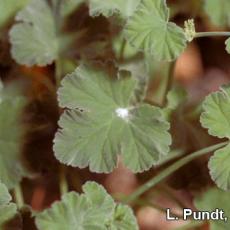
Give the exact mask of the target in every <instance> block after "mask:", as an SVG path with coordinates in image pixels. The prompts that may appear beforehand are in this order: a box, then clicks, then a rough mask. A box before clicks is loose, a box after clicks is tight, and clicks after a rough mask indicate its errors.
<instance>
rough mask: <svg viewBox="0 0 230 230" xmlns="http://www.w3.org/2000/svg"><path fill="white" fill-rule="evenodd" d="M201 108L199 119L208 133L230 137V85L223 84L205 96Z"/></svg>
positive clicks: (220, 136)
mask: <svg viewBox="0 0 230 230" xmlns="http://www.w3.org/2000/svg"><path fill="white" fill-rule="evenodd" d="M203 110H204V112H203V113H202V114H201V119H200V121H201V124H202V126H203V127H204V128H207V129H208V132H209V134H210V135H213V136H217V137H219V138H224V137H227V138H230V119H229V117H230V86H229V85H228V86H223V87H221V88H220V91H218V92H214V93H212V94H210V95H209V96H207V97H206V99H205V101H204V102H203Z"/></svg>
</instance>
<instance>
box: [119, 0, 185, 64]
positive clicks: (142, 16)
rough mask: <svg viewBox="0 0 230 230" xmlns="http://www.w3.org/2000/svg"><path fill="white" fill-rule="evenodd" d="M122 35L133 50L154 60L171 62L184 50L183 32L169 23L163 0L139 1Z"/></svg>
mask: <svg viewBox="0 0 230 230" xmlns="http://www.w3.org/2000/svg"><path fill="white" fill-rule="evenodd" d="M124 34H125V37H126V38H127V40H128V41H129V42H130V43H131V44H132V45H133V46H134V47H135V48H137V49H139V50H142V51H144V52H146V53H149V54H151V55H153V56H154V57H155V58H156V59H157V60H165V61H172V60H174V59H176V58H177V57H178V56H179V55H180V54H181V53H182V52H183V50H184V49H185V47H186V38H185V34H184V31H183V29H182V28H180V27H178V26H177V25H176V24H174V23H172V22H169V9H168V8H167V6H166V1H165V0H143V1H142V2H141V4H140V5H139V6H138V8H137V10H136V11H135V13H134V14H133V15H132V17H131V18H130V19H128V22H127V25H126V28H125V31H124Z"/></svg>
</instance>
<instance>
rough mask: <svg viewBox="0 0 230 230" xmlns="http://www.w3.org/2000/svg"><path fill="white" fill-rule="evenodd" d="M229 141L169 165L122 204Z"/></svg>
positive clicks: (132, 199)
mask: <svg viewBox="0 0 230 230" xmlns="http://www.w3.org/2000/svg"><path fill="white" fill-rule="evenodd" d="M228 143H229V141H227V142H222V143H219V144H215V145H212V146H209V147H206V148H204V149H201V150H199V151H196V152H193V153H191V154H189V155H187V156H185V157H183V158H181V159H180V160H178V161H176V162H175V163H174V164H172V165H170V166H169V167H168V168H166V169H164V170H163V171H161V172H160V173H159V174H158V175H157V176H155V177H153V178H152V179H150V180H149V181H147V182H146V183H145V184H143V185H142V186H140V187H139V188H138V189H137V190H136V191H135V192H134V193H133V194H131V195H130V196H129V197H128V198H127V199H125V200H123V202H124V203H130V202H132V201H134V200H136V199H137V198H138V197H139V196H141V195H142V194H143V193H145V192H146V191H148V190H149V189H150V188H152V187H153V186H155V185H156V184H158V183H159V182H161V181H162V180H163V179H165V178H166V177H168V176H169V175H170V174H172V173H173V172H175V171H176V170H178V169H179V168H181V167H182V166H184V165H186V164H187V163H189V162H191V161H192V160H194V159H196V158H197V157H200V156H203V155H205V154H207V153H210V152H212V151H215V150H217V149H219V148H221V147H223V146H225V145H227V144H228Z"/></svg>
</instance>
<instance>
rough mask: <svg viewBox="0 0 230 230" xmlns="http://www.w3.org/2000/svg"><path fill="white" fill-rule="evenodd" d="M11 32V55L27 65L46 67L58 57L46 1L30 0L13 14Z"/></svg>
mask: <svg viewBox="0 0 230 230" xmlns="http://www.w3.org/2000/svg"><path fill="white" fill-rule="evenodd" d="M16 21H18V23H17V24H15V25H14V26H13V27H12V29H11V31H10V41H11V44H12V50H11V53H12V56H13V58H14V59H15V60H16V61H17V62H18V63H19V64H23V65H27V66H32V65H39V66H45V65H47V64H51V63H52V62H53V61H54V60H55V59H56V57H57V52H58V39H57V36H56V31H55V23H54V17H53V14H52V11H51V8H50V7H49V5H48V4H47V2H46V1H45V0H32V1H31V2H30V4H29V5H27V7H25V8H24V9H23V10H22V11H20V12H19V13H18V14H17V16H16Z"/></svg>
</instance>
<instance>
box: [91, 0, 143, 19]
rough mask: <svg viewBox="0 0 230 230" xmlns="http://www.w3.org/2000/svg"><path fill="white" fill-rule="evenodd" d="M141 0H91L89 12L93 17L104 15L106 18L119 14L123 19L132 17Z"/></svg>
mask: <svg viewBox="0 0 230 230" xmlns="http://www.w3.org/2000/svg"><path fill="white" fill-rule="evenodd" d="M140 2H141V0H125V1H124V0H106V1H102V0H89V12H90V15H91V16H98V15H100V14H102V15H103V16H105V17H109V16H112V15H113V14H114V13H119V14H121V16H122V17H123V18H127V17H130V16H131V15H132V14H133V13H134V11H135V10H136V8H137V6H138V5H139V3H140Z"/></svg>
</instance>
